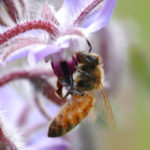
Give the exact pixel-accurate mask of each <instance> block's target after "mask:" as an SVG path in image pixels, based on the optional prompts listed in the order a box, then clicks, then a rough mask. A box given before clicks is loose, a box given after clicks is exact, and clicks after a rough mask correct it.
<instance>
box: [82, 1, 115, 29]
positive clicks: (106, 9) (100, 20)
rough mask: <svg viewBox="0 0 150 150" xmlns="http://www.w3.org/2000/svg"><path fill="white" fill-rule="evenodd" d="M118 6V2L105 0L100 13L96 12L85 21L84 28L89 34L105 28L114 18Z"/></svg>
mask: <svg viewBox="0 0 150 150" xmlns="http://www.w3.org/2000/svg"><path fill="white" fill-rule="evenodd" d="M115 5H116V0H104V4H103V7H102V9H101V11H100V12H95V13H93V14H92V15H91V16H89V18H87V20H88V21H87V22H86V21H85V22H84V24H83V27H84V28H85V29H86V30H87V32H96V31H98V30H100V29H101V28H103V27H104V26H105V25H106V24H107V23H108V21H109V19H110V18H111V16H112V13H113V11H114V8H115Z"/></svg>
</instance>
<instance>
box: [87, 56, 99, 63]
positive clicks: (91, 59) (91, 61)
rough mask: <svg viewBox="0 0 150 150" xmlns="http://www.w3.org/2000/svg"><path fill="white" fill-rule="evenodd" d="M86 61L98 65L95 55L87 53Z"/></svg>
mask: <svg viewBox="0 0 150 150" xmlns="http://www.w3.org/2000/svg"><path fill="white" fill-rule="evenodd" d="M86 61H87V63H89V64H91V65H98V59H97V58H96V57H95V56H92V55H88V56H87V58H86Z"/></svg>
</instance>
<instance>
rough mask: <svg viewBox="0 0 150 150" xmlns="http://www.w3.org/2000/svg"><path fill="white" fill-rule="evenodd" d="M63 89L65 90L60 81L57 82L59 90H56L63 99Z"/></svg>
mask: <svg viewBox="0 0 150 150" xmlns="http://www.w3.org/2000/svg"><path fill="white" fill-rule="evenodd" d="M62 88H63V86H62V84H61V83H60V82H59V80H57V90H56V93H57V95H58V96H59V97H61V98H62V97H63V96H62Z"/></svg>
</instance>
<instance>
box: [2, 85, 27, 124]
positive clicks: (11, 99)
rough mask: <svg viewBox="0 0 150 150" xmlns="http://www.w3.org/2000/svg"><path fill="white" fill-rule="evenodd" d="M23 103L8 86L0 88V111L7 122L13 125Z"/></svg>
mask: <svg viewBox="0 0 150 150" xmlns="http://www.w3.org/2000/svg"><path fill="white" fill-rule="evenodd" d="M24 106H25V103H24V100H23V99H22V97H20V96H19V94H18V93H17V92H16V91H15V90H14V89H12V88H10V87H9V86H4V87H1V88H0V110H1V111H4V113H3V114H4V116H5V118H7V120H8V121H11V123H13V124H15V122H16V121H17V119H18V117H19V115H20V112H21V111H22V109H23V108H24Z"/></svg>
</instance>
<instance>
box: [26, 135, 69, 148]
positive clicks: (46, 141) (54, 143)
mask: <svg viewBox="0 0 150 150" xmlns="http://www.w3.org/2000/svg"><path fill="white" fill-rule="evenodd" d="M45 135H46V134H45V133H44V134H43V133H42V134H39V135H36V136H37V137H38V138H36V141H35V142H34V143H32V144H28V146H27V147H28V149H29V150H67V149H68V148H69V147H70V144H69V143H68V142H67V141H66V140H65V139H63V138H48V137H46V136H45Z"/></svg>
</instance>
